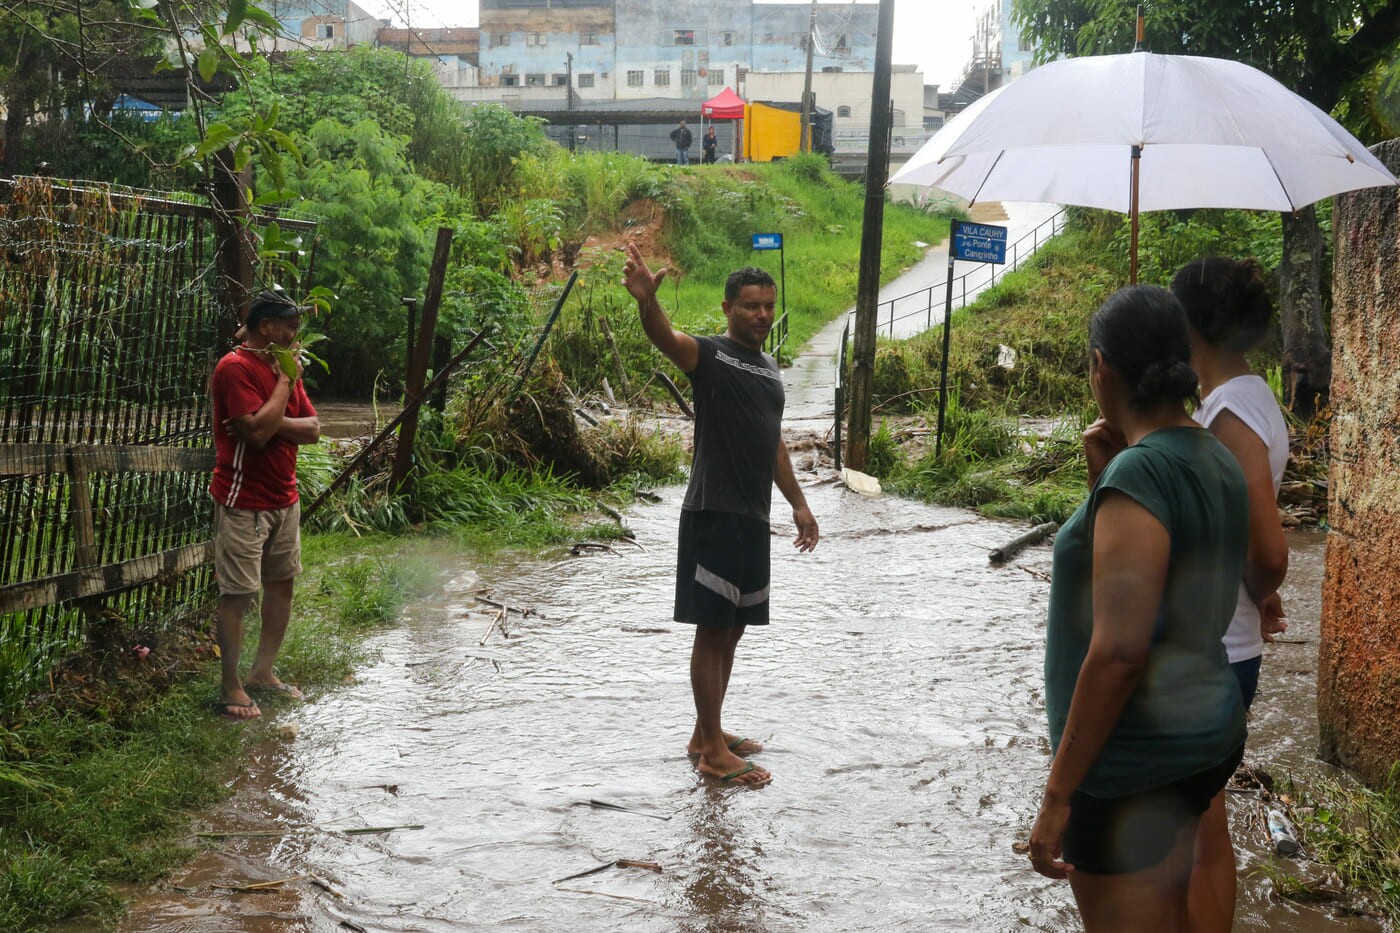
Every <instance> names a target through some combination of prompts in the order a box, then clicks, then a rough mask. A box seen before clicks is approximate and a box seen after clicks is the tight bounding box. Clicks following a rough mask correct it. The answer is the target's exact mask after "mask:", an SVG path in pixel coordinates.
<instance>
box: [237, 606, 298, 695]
mask: <svg viewBox="0 0 1400 933" xmlns="http://www.w3.org/2000/svg"><path fill="white" fill-rule="evenodd" d="M294 582H295V581H293V580H278V581H277V582H275V583H264V584H263V599H262V633H261V634H260V635H259V637H258V650H257V653H256V654H255V655H253V664H252V666H251V667H249V668H248V685H249V686H276V685H277V684H280V683H281V682H282V681H281V680H279V679H278V678H277V675H276V674H275V673H273V670H272V665H273V664H274V663H275V662H276V661H277V653H278V652H279V651H281V650H282V640H283V639H284V638H286V637H287V624H288V622H289V621H290V620H291V617H292V587H293V585H294Z"/></svg>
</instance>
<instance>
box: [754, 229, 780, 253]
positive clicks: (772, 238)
mask: <svg viewBox="0 0 1400 933" xmlns="http://www.w3.org/2000/svg"><path fill="white" fill-rule="evenodd" d="M753 248H754V249H782V248H783V235H782V234H781V233H755V234H754V235H753Z"/></svg>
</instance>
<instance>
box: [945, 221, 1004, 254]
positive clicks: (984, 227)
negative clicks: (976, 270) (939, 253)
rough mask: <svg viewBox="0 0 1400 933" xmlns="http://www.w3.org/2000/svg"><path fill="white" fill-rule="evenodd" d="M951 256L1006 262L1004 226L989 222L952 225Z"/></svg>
mask: <svg viewBox="0 0 1400 933" xmlns="http://www.w3.org/2000/svg"><path fill="white" fill-rule="evenodd" d="M953 258H954V259H966V260H968V261H970V262H999V263H1005V262H1006V228H1005V227H994V226H992V225H990V224H967V223H962V222H955V223H954V225H953Z"/></svg>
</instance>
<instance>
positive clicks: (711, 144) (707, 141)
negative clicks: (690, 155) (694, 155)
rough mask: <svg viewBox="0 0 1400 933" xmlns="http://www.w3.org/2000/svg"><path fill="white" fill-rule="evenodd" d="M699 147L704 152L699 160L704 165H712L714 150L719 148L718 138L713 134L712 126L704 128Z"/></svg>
mask: <svg viewBox="0 0 1400 933" xmlns="http://www.w3.org/2000/svg"><path fill="white" fill-rule="evenodd" d="M700 148H701V149H702V150H704V152H705V154H704V156H702V157H701V159H700V161H701V162H703V163H704V164H706V165H713V164H714V162H715V152H716V150H718V149H719V139H718V138H717V137H716V136H715V128H714V127H713V126H709V127H706V128H705V135H704V136H701V137H700Z"/></svg>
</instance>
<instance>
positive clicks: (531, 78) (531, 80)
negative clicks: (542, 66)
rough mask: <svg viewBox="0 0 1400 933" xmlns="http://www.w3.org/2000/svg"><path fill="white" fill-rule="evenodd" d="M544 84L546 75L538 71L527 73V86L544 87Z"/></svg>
mask: <svg viewBox="0 0 1400 933" xmlns="http://www.w3.org/2000/svg"><path fill="white" fill-rule="evenodd" d="M544 85H545V80H544V75H542V74H538V73H536V74H527V75H525V86H526V87H544Z"/></svg>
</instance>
